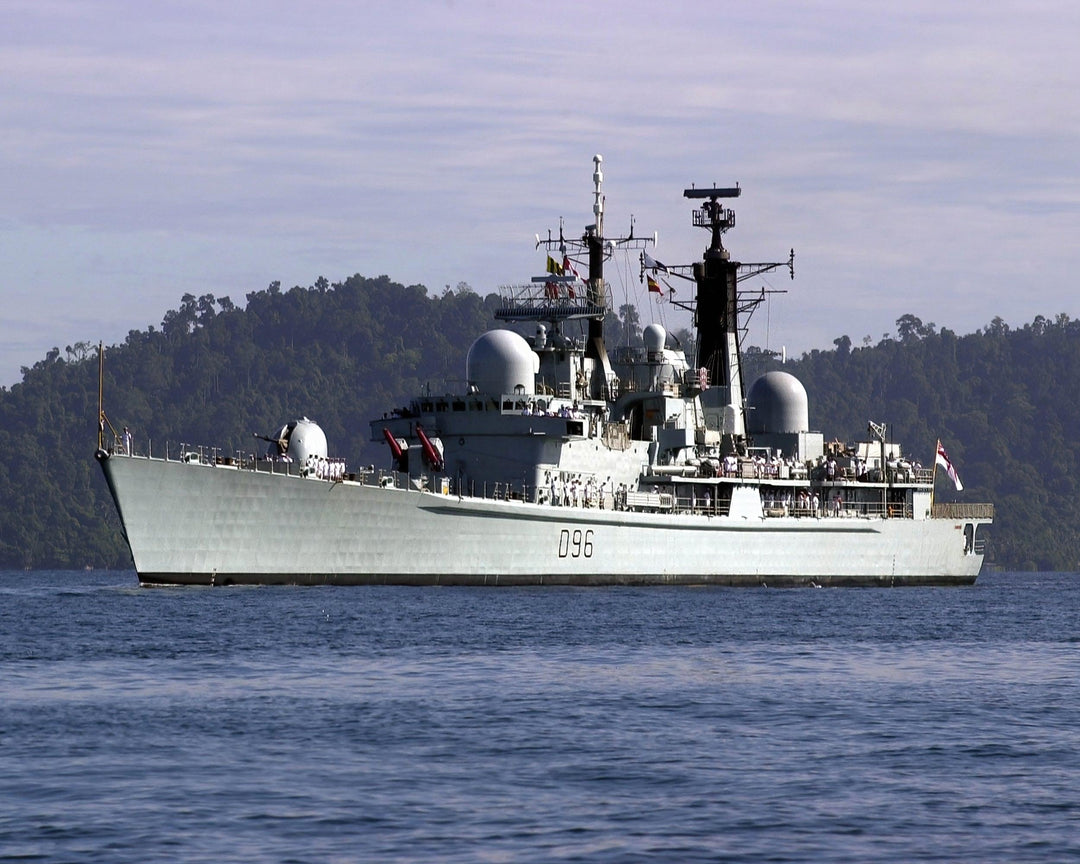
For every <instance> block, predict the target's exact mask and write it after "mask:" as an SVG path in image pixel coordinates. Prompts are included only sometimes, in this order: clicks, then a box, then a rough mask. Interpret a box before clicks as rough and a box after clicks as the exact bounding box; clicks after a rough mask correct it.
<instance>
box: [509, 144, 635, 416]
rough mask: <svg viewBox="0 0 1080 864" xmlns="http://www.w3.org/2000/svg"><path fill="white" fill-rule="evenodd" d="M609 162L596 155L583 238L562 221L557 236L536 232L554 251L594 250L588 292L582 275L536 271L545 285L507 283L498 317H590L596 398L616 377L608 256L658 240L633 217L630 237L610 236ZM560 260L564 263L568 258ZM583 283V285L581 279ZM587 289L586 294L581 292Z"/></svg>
mask: <svg viewBox="0 0 1080 864" xmlns="http://www.w3.org/2000/svg"><path fill="white" fill-rule="evenodd" d="M603 162H604V158H603V157H602V156H600V155H596V156H594V157H593V206H592V211H593V222H592V224H591V225H587V226H586V227H585V231H584V233H583V234H582V235H581V237H580V239H578V238H569V237H566V236H565V235H564V234H563V230H562V223H561V221H560V224H559V236H558V237H557V238H556V237H552V236H551V232H550V231H549V232H548V236H547V239H541V238H540V237H539V236H537V238H536V245H537V248H540V247H543V248H545V249H547V250H548V251H549V252H554V251H556V250H557V251H558V252H559V254H560V255H561V256H563V258H564V259H565V258H566V257H567V253H568V250H571V251H572V252H574V253H576V254H577V255H578V256H579V257H578V260H579V261H580V260H581V258H582V257H584V256H588V261H589V275H588V278H587V279H586V280H585V283H586V284H585V286H584V288H585V290H584V292H581V291H575V290H573V285H574V283H575V280H576V279H577V276H576V275H567V274H563V275H562V276H559V275H551V273H550V270H549V275H547V276H534V277H533V285H534V286H540V287H539V288H537V287H534V288H533V290H531V291H530V290H528V288H527V287H523V288H519V287H516V286H506V288H505V290H504V297H505V302H504V304H503V305H502V306H501V307H499V309H497V310H496V312H495V317H496V318H499V319H501V320H507V321H548V322H550V323H551V324H552V326H553V327H555V328H556V329H558V328H559V326H561V324H562V322H564V321H567V320H571V319H574V318H577V319H582V318H584V319H586V320H587V321H588V336H587V339H586V343H585V355H584V356H585V359H586V360H592V361H593V366H594V368H595V369H596V370H597V371H598V373H599V374H594V375H593V376H591V377H590V379H589V393H588V395H589V398H591V399H604V398H608V397H609V396H610V393H609V392H608V385H609V384H610V382H611V381H612V380H613V379H614V377H615V376H614V373H613V371H612V368H611V362H610V360H609V359H608V353H607V348H606V346H605V344H604V316H605V315H606V314H607V313H608V312H609V311H611V298H610V296H609V293H608V287H607V283H606V282H605V281H604V261H605V259H606V258H608V257H609V256H610V255H611V254H612V250H613V249H615V248H621V249H627V250H629V249H644V248H645V247H646V244H648V243H655V242H656V240H655V238H654V237H634V228H633V224H632V223H631V226H630V233H629V234H628V235H627V236H626V237H618V238H611V239H609V238H607V237H605V236H604V191H603V182H604V173H603V171H602V170H601V165H602V164H603ZM549 257H550V256H549ZM556 263H557V264H560V265H561V263H562V262H561V261H560V262H556ZM577 284H578V285H579V286H580V282H579V283H577ZM541 289H542V290H541ZM582 293H583V294H584V296H581V295H582Z"/></svg>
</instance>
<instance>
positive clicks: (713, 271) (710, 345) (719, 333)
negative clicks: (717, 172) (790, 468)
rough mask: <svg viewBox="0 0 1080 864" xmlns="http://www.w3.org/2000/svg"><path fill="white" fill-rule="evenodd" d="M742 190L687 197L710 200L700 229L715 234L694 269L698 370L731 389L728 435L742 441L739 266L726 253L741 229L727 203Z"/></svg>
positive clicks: (699, 214) (697, 218)
mask: <svg viewBox="0 0 1080 864" xmlns="http://www.w3.org/2000/svg"><path fill="white" fill-rule="evenodd" d="M741 191H742V190H741V189H739V187H738V186H735V187H733V188H727V189H719V188H717V187H715V186H714V187H713V188H711V189H687V190H685V191H684V192H683V196H684V197H686V198H691V199H702V198H704V199H707V200H706V201H705V202H704V203H703V204H702V205H701V207H700V209H698V210H695V211H694V225H696V226H698V227H700V228H707V229H708V230H709V231H710V232H711V241H710V243H709V247H708V248H707V249H706V250H705V254H704V256H703V258H702V260H701V261H699V262H697V263H696V264H694V269H693V273H694V282H695V283H696V285H697V292H696V297H695V299H696V305H695V321H694V323H695V325H696V327H697V331H698V365H699V366H703V367H704V368H705V369H707V370H708V371H709V380H710V381H712V382H713V383H714V384H716V385H719V386H722V387H726V388H727V394H728V400H727V404H728V405H729V406H731V408H732V409H733V410H732V412H730V416H732V417H733V420H734V426H733V428H731V429H728V430H726V431H728V432H730V433H731V434H732V435H734V436H735V437H736V438H738V439H741V438H744V437H745V436H746V417H745V412H744V411H743V376H742V359H741V356H740V353H739V316H738V311H739V289H738V282H739V263H738V262H737V261H732V260H731V256H730V254H729V253H728V251H727V249H725V248H724V244H723V239H722V238H723V235H724V232H725V231H727V230H728V229H729V228H731V227H732V226H734V225H735V211H734V210H731V209H729V208H727V207H724V206H723V205H722V204H721V203H720V200H719V199H721V198H738V197H739V194H740V193H741Z"/></svg>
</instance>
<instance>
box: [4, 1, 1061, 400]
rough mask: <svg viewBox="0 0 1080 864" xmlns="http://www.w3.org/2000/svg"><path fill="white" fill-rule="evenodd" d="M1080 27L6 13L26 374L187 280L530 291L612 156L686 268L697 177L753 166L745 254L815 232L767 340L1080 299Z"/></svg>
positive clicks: (737, 175)
mask: <svg viewBox="0 0 1080 864" xmlns="http://www.w3.org/2000/svg"><path fill="white" fill-rule="evenodd" d="M1078 44H1080V4H1077V3H1075V2H1074V0H1045V2H1040V0H1024V2H1011V0H995V2H993V3H987V2H986V0H956V2H943V0H907V2H905V3H903V4H869V3H866V2H865V0H823V2H815V0H776V2H770V0H759V2H755V3H753V4H751V3H745V2H739V3H736V2H724V0H700V2H679V0H674V2H672V0H668V2H665V3H655V2H650V3H645V2H641V0H619V2H610V3H609V2H593V3H580V2H576V3H569V2H561V0H546V2H543V3H537V2H531V0H517V2H494V0H486V2H484V0H477V2H466V0H452V2H446V0H440V2H418V0H396V2H393V3H390V2H382V0H369V2H367V3H355V2H328V0H309V2H304V3H297V2H295V0H293V2H282V0H259V2H253V0H232V2H229V3H221V2H220V0H213V2H201V0H191V2H170V0H155V2H152V3H146V2H135V0H70V2H69V0H5V2H4V3H2V4H0V81H2V82H3V87H2V90H0V130H2V134H0V279H2V280H3V286H2V296H3V298H4V301H5V302H4V303H3V304H2V306H0V386H10V385H11V384H13V383H15V382H17V381H18V380H20V379H21V374H20V367H23V366H32V365H33V364H34V363H35V362H37V361H38V360H41V359H42V358H43V357H44V356H45V355H46V352H48V351H49V349H50V348H52V347H54V346H55V347H58V348H59V349H60V350H61V352H62V356H63V354H64V352H65V351H66V348H67V347H68V346H72V345H75V344H76V343H79V342H90V343H93V344H96V343H97V342H98V341H104V342H105V344H106V345H110V344H115V343H118V342H122V341H123V340H124V338H126V336H127V334H128V333H129V332H130V331H132V330H145V329H146V328H147V327H148V326H150V325H153V326H155V327H159V326H160V323H161V320H162V318H163V317H164V314H165V312H166V311H168V310H169V309H174V308H177V307H178V306H179V305H180V298H181V297H182V296H183V295H184V294H193V295H195V296H201V295H203V294H207V293H210V294H213V295H215V296H216V297H223V296H228V297H230V298H231V299H232V300H233V302H235V303H238V304H240V305H243V303H244V302H245V300H244V298H245V296H246V295H247V294H248V293H249V292H253V291H258V290H262V289H264V288H266V287H267V285H269V284H270V283H271V282H274V281H280V282H281V284H282V286H283V287H285V288H288V287H291V286H293V285H303V286H307V285H311V284H312V283H313V282H314V281H315V280H316V279H317V278H318V277H320V276H324V277H326V278H327V279H329V280H330V281H331V282H336V281H340V280H343V279H345V278H347V277H348V276H351V275H353V274H361V275H363V276H378V275H381V274H386V275H388V276H390V278H391V279H393V280H395V281H397V282H402V283H404V284H407V285H408V284H417V283H419V284H423V285H425V286H427V288H428V289H429V290H430V291H431V292H432V293H433V294H439V293H441V292H442V290H443V289H444V287H445V286H447V285H451V286H456V285H457V284H458V283H460V282H466V283H468V284H469V285H470V286H471V287H472V288H473V289H474V290H476V291H477V292H478V293H480V294H487V293H489V292H491V291H494V290H496V289H497V288H498V286H500V285H505V284H508V283H514V282H525V281H528V279H529V277H530V276H532V275H535V274H537V273H539V272H542V270H543V264H544V252H543V251H542V250H541V251H537V250H536V249H535V235H536V234H538V233H539V234H541V235H543V236H546V233H547V230H548V229H552V230H553V231H557V230H558V226H559V221H560V219H562V220H563V221H564V224H565V226H566V231H567V233H568V234H572V235H580V233H581V232H582V231H583V229H584V227H585V225H586V224H588V223H590V222H591V221H592V213H591V207H592V171H593V164H592V157H593V155H594V154H596V153H599V154H602V155H603V157H604V162H603V171H604V193H605V210H606V212H605V228H606V230H607V233H608V234H616V233H625V231H626V230H628V229H629V226H630V220H631V218H632V219H633V220H634V226H635V233H636V234H637V235H638V236H641V235H648V236H652V235H653V233H654V232H656V235H657V238H658V243H657V245H656V247H655V248H654V249H651V250H650V252H651V254H653V255H654V257H656V258H657V259H659V260H661V261H664V262H665V263H669V264H671V263H690V262H691V261H694V260H697V259H699V258H700V256H701V252H702V250H703V248H704V245H705V242H706V240H707V234H706V233H705V232H703V231H701V230H700V229H695V228H693V227H692V225H691V221H690V219H691V210H692V209H693V206H694V205H693V204H692V203H691V202H689V201H687V200H685V199H684V198H683V197H682V191H683V189H684V188H686V187H688V186H690V185H692V184H696V185H698V186H705V185H711V184H713V183H716V184H718V185H721V186H730V185H734V184H736V183H738V184H739V185H740V186H741V188H742V196H741V197H740V198H739V199H737V200H735V201H733V202H729V204H731V206H733V207H734V208H735V210H736V214H737V222H736V227H735V228H734V229H733V230H732V231H731V232H730V233H729V234H728V235H727V237H726V242H727V245H728V247H729V248H730V249H731V250H732V254H733V257H734V258H735V259H737V260H742V261H774V260H775V261H779V260H784V259H786V257H787V253H788V250H789V249H791V248H794V249H795V256H796V258H795V261H796V266H795V270H796V272H795V280H794V281H790V280H788V278H787V276H786V274H772V275H770V276H767V277H760V278H758V279H757V280H756V281H751V282H750V283H747V284H748V286H749V287H752V286H756V285H758V284H760V285H761V286H762V287H766V288H770V289H777V290H783V291H786V293H777V294H770V295H769V301H768V303H767V304H765V305H763V307H762V308H760V309H759V310H758V312H757V313H756V314H755V316H754V318H753V320H752V321H751V326H750V332H749V334H748V336H747V339H748V340H749V341H750V343H752V344H756V345H760V346H763V347H769V348H773V349H775V350H781V349H785V350H786V351H787V353H788V355H789V356H790V355H793V354H797V353H801V352H803V351H807V350H811V349H814V348H822V349H832V347H833V340H834V339H836V338H837V337H839V336H842V335H847V336H849V337H850V338H851V340H852V342H853V343H854V344H855V345H861V344H863V343H864V342H865V341H866V340H867V339H870V340H872V341H873V342H874V343H876V342H877V341H879V340H880V339H881V338H882V337H883V336H884V335H885V334H890V335H891V334H895V329H896V328H895V321H896V319H897V318H899V317H900V316H901V315H905V314H912V315H915V316H917V317H918V318H920V319H921V320H922V321H923V322H924V323H929V322H933V323H935V324H936V325H937V326H938V327H939V328H940V327H948V328H949V329H951V330H954V331H955V332H957V333H960V334H963V333H968V332H972V331H974V330H978V329H980V328H982V327H983V326H985V325H986V324H988V323H989V322H990V321H991V320H992V319H993V318H994V317H996V316H1000V317H1001V318H1003V319H1004V320H1005V321H1006V322H1007V323H1008V324H1010V325H1011V326H1022V325H1023V324H1025V323H1027V322H1030V321H1031V320H1032V319H1033V318H1034V317H1035V316H1036V315H1045V316H1047V317H1054V316H1056V315H1057V314H1059V313H1066V314H1068V315H1069V316H1071V317H1080V296H1078V292H1077V290H1076V287H1077V285H1076V274H1077V273H1078V272H1080V242H1078V239H1080V51H1078V50H1077V45H1078ZM607 275H608V278H609V281H610V282H611V284H612V290H613V296H614V297H615V298H616V303H618V302H622V301H623V300H624V299H628V300H631V301H635V300H636V301H637V302H640V304H641V318H642V320H643V322H646V323H647V322H649V321H653V320H657V321H661V322H662V323H665V324H668V325H669V326H685V324H686V323H687V320H686V319H685V315H684V313H680V312H678V311H677V310H675V309H673V308H671V307H670V306H667V305H660V306H658V305H657V304H655V303H652V302H651V301H650V300H649V298H648V295H647V292H646V290H645V288H644V286H642V285H640V283H639V281H638V272H637V270H636V269H634V268H632V267H630V266H628V265H621V264H618V262H616V264H613V265H612V266H611V267H609V270H608V274H607ZM680 315H682V316H683V317H682V318H680Z"/></svg>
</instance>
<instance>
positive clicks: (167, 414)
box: [0, 276, 1080, 570]
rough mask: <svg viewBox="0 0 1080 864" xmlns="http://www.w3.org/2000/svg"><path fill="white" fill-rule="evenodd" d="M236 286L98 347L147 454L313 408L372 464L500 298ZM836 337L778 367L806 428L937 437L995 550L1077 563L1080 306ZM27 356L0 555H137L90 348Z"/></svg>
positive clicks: (331, 434)
mask: <svg viewBox="0 0 1080 864" xmlns="http://www.w3.org/2000/svg"><path fill="white" fill-rule="evenodd" d="M246 301H247V302H246V305H245V306H244V307H241V306H239V305H236V304H234V303H233V302H232V301H231V300H230V299H229V298H228V297H221V298H215V297H214V296H213V295H209V294H207V295H204V296H202V297H198V298H196V297H194V296H192V295H190V294H188V295H185V296H184V297H183V298H182V299H181V302H180V306H179V308H178V309H174V310H170V311H168V312H167V313H166V314H165V316H164V319H163V320H162V322H161V325H160V327H154V326H150V327H148V328H147V329H146V330H132V331H131V332H130V333H129V334H128V336H127V338H126V339H125V340H124V341H123V342H122V343H121V344H119V345H114V346H107V347H106V353H105V378H104V389H105V407H106V413H107V415H108V417H109V420H110V422H111V423H112V425H113V426H114V427H115V428H117V429H120V428H122V427H123V426H125V425H126V426H129V427H131V429H132V430H133V433H134V437H135V442H136V447H137V449H138V450H139V451H142V452H145V450H146V449H147V448H148V447H149V448H151V449H152V450H153V452H154V453H155V454H159V455H160V454H162V453H163V452H164V450H165V447H166V446H167V444H168V445H170V446H171V447H172V448H174V450H173V452H175V448H176V447H177V445H178V444H179V442H188V443H191V444H207V445H216V446H220V447H222V448H223V449H224V450H225V452H226V453H231V452H233V451H235V450H242V451H247V452H250V451H253V450H255V449H261V448H259V447H258V442H254V441H253V439H252V433H256V432H257V433H261V434H268V433H271V432H273V431H276V430H277V429H278V428H280V426H281V425H282V424H283V423H285V422H287V421H289V420H292V419H296V418H297V417H299V416H304V415H306V416H309V417H311V418H312V419H315V420H317V421H318V422H319V424H320V425H321V426H322V427H323V429H324V430H325V431H326V435H327V439H328V440H329V442H330V447H331V451H332V453H333V454H336V455H342V456H345V457H347V458H348V460H349V462H350V464H353V465H356V464H363V463H370V462H375V463H380V464H381V463H382V462H385V461H386V453H385V452H384V450H385V447H383V446H380V444H379V443H378V442H374V443H373V442H371V441H369V440H368V438H369V426H368V421H369V420H371V419H373V418H375V417H379V416H381V415H382V413H383V412H384V411H386V410H387V409H388V408H390V407H395V406H400V405H403V404H405V402H406V401H407V400H408V398H409V397H410V396H411V395H413V394H414V393H416V392H418V391H419V390H420V389H421V388H422V387H423V386H425V385H427V384H429V383H430V385H431V386H432V389H433V390H436V391H437V392H438V391H444V390H445V389H446V383H447V382H454V384H456V386H454V389H457V387H459V386H460V385H461V383H462V380H461V379H462V378H463V376H464V365H465V362H464V360H465V354H466V352H467V351H468V348H469V345H470V344H471V343H472V340H473V339H475V338H476V336H477V335H479V334H480V333H481V332H483V331H484V330H486V329H488V328H490V327H492V326H496V322H495V321H494V318H493V313H494V310H495V308H496V306H497V305H498V298H497V296H496V295H494V294H491V295H488V296H487V297H481V296H480V295H478V294H476V293H475V292H473V291H472V290H471V289H469V287H468V286H467V285H463V284H462V285H458V286H457V287H456V288H451V287H449V286H447V288H446V289H445V290H444V292H443V293H442V295H441V296H432V295H430V294H429V293H428V292H427V291H426V289H425V288H424V287H423V286H419V285H412V286H403V285H400V284H397V283H395V282H393V281H391V280H390V279H389V278H388V277H386V276H381V277H379V278H375V279H371V278H364V277H361V276H353V277H351V278H349V279H346V280H344V281H343V282H341V283H336V284H333V285H331V284H330V283H329V282H328V281H327V280H326V279H322V278H320V279H318V280H316V282H315V284H313V285H312V286H310V287H306V288H305V287H294V288H292V289H290V290H282V289H281V286H280V285H279V284H277V283H274V284H272V285H270V286H269V288H267V289H266V290H264V291H257V292H253V293H250V294H248V295H247V298H246ZM638 328H639V324H638V320H637V314H636V311H635V310H634V309H633V308H632V307H623V308H621V309H620V310H619V313H618V314H614V313H611V314H609V316H608V322H607V333H608V335H609V340H610V342H611V344H623V343H624V342H625V340H626V337H627V335H628V334H629V335H630V336H631V338H632V337H634V336H636V335H637V333H638ZM684 337H685V334H684ZM684 344H685V343H684ZM834 346H835V347H834V348H833V349H831V350H815V351H811V352H809V353H807V354H804V355H803V356H802V357H801V358H799V359H797V360H794V361H789V362H788V363H787V364H786V366H784V369H786V371H788V372H791V373H792V374H794V375H796V376H797V377H798V378H799V379H800V380H801V381H802V382H803V384H804V385H805V386H806V389H807V392H808V395H809V398H810V422H811V427H812V428H814V429H821V430H823V431H824V432H825V433H826V435H827V437H828V438H830V439H831V438H832V437H834V436H835V437H837V438H839V439H841V440H855V439H861V438H863V437H864V436H865V432H866V426H867V421H868V420H874V421H875V422H883V423H886V424H887V425H888V429H889V437H890V438H891V439H892V440H895V441H899V442H901V443H902V444H903V445H904V446H905V448H906V449H907V450H908V452H909V453H910V455H912V456H914V457H916V458H919V459H921V460H922V461H923V462H924V463H925V464H930V463H931V462H932V459H933V452H934V444H935V441H936V440H937V439H938V438H941V440H942V441H943V442H944V443H945V445H946V446H947V448H948V449H949V453H950V455H951V457H952V459H953V462H954V463H955V464H956V466H957V467H958V469H959V471H960V475H961V478H962V479H963V481H964V485H965V491H964V492H962V493H958V494H953V493H952V490H951V487H949V488H946V486H948V484H947V483H943V482H942V481H941V480H939V481H938V494H939V495H940V496H941V497H942V498H955V499H957V500H964V501H992V502H994V504H995V505H996V507H997V519H996V522H995V525H994V526H993V529H992V532H991V534H990V538H991V540H990V543H989V545H988V551H989V557H988V560H989V561H992V562H993V564H994V565H995V566H999V567H1003V568H1006V569H1043V570H1080V531H1078V530H1077V526H1078V525H1080V518H1078V516H1080V512H1078V511H1080V503H1078V502H1080V472H1078V470H1077V469H1078V467H1080V437H1078V435H1077V430H1080V397H1078V396H1077V393H1078V392H1080V386H1078V385H1080V320H1076V321H1074V320H1071V319H1070V318H1069V317H1068V316H1067V315H1064V314H1062V315H1058V316H1057V317H1055V318H1053V319H1052V320H1051V319H1047V318H1043V317H1042V316H1039V317H1037V318H1036V319H1035V320H1034V321H1033V322H1031V323H1030V324H1026V325H1024V326H1023V327H1019V328H1011V327H1010V326H1009V325H1007V324H1006V323H1005V322H1004V321H1002V320H1001V319H1000V318H995V319H994V320H993V321H991V322H990V323H989V324H987V325H986V326H985V327H984V328H983V329H982V330H980V331H978V332H975V333H970V334H967V335H963V336H959V335H957V334H956V333H953V332H952V331H950V330H947V329H944V328H943V329H941V330H938V329H937V328H936V327H935V325H934V324H932V323H928V324H924V323H923V322H922V321H921V320H920V319H919V318H917V317H915V316H914V315H904V316H902V317H901V318H900V319H899V320H898V321H897V322H896V335H895V337H894V336H886V337H884V338H883V339H882V340H881V341H880V342H878V343H877V344H871V340H870V339H869V338H867V339H864V340H863V342H862V344H861V345H859V346H856V345H854V344H853V343H852V340H851V339H850V338H849V337H848V336H846V335H845V336H840V337H838V338H837V339H836V340H835V341H834ZM747 360H748V364H747V365H748V372H747V378H748V380H747V383H748V384H749V381H750V380H752V378H753V377H754V376H755V375H756V374H758V373H760V372H762V371H765V370H767V369H769V368H775V367H777V366H778V365H779V364H778V361H777V360H776V358H775V357H773V356H771V355H770V354H768V353H767V352H764V351H761V350H758V349H755V348H749V349H747ZM22 372H23V377H22V381H21V382H20V383H17V384H15V385H13V386H12V387H11V388H0V421H2V422H0V453H2V456H0V501H2V502H3V504H2V507H3V509H4V512H3V514H2V519H0V567H5V568H24V567H25V568H82V567H112V568H127V567H130V566H131V561H130V557H129V555H128V552H127V548H126V546H125V545H124V542H123V539H122V537H121V534H120V526H119V521H118V520H117V518H116V514H115V511H114V509H113V506H112V502H111V500H110V498H109V495H108V490H107V489H106V486H105V482H104V479H103V478H102V476H101V472H100V469H99V468H98V466H97V463H96V462H95V460H94V458H93V453H94V449H95V447H96V442H97V398H98V360H97V345H96V344H93V343H84V342H80V343H78V344H76V345H74V346H67V347H66V348H65V349H64V350H63V351H61V350H60V349H59V348H54V349H52V350H51V351H49V352H48V354H47V355H46V357H45V358H44V359H42V360H40V361H38V362H37V363H35V364H34V365H33V366H32V367H29V368H26V367H24V368H23V370H22Z"/></svg>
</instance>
